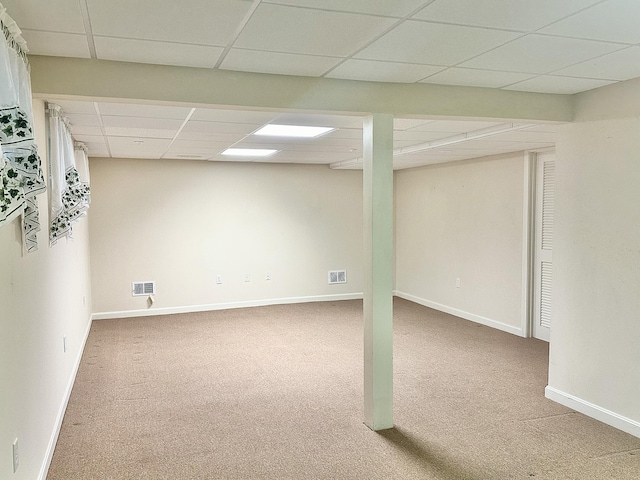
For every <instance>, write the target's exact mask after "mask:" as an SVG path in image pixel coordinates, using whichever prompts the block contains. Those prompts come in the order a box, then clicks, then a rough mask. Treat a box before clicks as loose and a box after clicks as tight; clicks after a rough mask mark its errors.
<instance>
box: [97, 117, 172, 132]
mask: <svg viewBox="0 0 640 480" xmlns="http://www.w3.org/2000/svg"><path fill="white" fill-rule="evenodd" d="M102 122H103V124H104V126H105V127H120V128H145V129H154V130H174V131H177V130H178V129H179V128H180V126H181V125H182V120H180V119H176V118H154V117H121V116H115V115H102Z"/></svg>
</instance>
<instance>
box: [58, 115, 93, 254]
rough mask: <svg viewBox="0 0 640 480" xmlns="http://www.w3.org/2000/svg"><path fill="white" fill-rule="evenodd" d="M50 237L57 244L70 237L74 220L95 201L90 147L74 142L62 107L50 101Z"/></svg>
mask: <svg viewBox="0 0 640 480" xmlns="http://www.w3.org/2000/svg"><path fill="white" fill-rule="evenodd" d="M47 114H48V116H49V170H50V176H51V182H50V185H49V221H50V226H49V241H50V243H51V245H54V244H55V243H56V242H57V241H58V240H59V239H60V238H62V237H70V236H71V233H72V225H73V223H74V222H75V221H76V220H78V219H79V218H80V217H82V216H83V215H84V214H85V212H86V211H87V209H88V208H89V202H90V201H91V196H90V189H89V168H88V163H87V152H86V147H85V146H84V144H82V143H77V144H76V145H75V146H74V142H73V138H72V137H71V132H70V131H69V126H68V124H67V121H66V119H65V118H64V115H63V113H62V110H61V109H60V107H59V106H58V105H54V104H49V105H48V109H47Z"/></svg>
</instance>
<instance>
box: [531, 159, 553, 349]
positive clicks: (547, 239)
mask: <svg viewBox="0 0 640 480" xmlns="http://www.w3.org/2000/svg"><path fill="white" fill-rule="evenodd" d="M554 185H555V155H554V154H552V153H545V154H539V155H538V161H537V171H536V212H535V235H536V237H535V242H534V243H535V245H534V248H535V255H534V262H535V268H534V276H535V279H534V288H535V291H534V303H533V332H532V333H533V336H534V337H535V338H539V339H540V340H546V341H547V342H548V341H549V333H550V330H551V318H552V312H551V308H552V305H551V282H552V279H553V255H552V253H553V250H552V248H553V204H554Z"/></svg>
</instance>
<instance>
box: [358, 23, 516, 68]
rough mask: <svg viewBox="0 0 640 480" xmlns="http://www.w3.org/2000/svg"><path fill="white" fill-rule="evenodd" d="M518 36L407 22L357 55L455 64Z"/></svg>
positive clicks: (437, 63) (480, 29)
mask: <svg viewBox="0 0 640 480" xmlns="http://www.w3.org/2000/svg"><path fill="white" fill-rule="evenodd" d="M518 35H519V34H515V33H512V32H505V31H499V30H488V29H485V28H475V27H461V26H458V25H443V24H437V23H427V22H418V21H412V20H408V21H406V22H403V23H402V24H400V25H399V26H398V27H396V28H394V29H393V30H391V31H390V32H389V33H387V34H385V35H384V36H382V37H381V38H380V39H378V40H376V41H375V42H373V43H372V44H371V45H369V46H368V47H367V48H365V49H364V50H362V51H361V52H359V53H358V54H357V55H356V58H364V59H369V60H386V61H396V62H409V63H423V64H429V65H454V64H456V63H458V62H461V61H463V60H466V59H468V58H471V57H473V56H474V55H478V54H480V53H482V52H484V51H486V50H488V49H491V48H495V47H497V46H499V45H502V44H503V43H505V42H508V41H509V40H513V39H514V38H516V37H517V36H518Z"/></svg>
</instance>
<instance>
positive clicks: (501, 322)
mask: <svg viewBox="0 0 640 480" xmlns="http://www.w3.org/2000/svg"><path fill="white" fill-rule="evenodd" d="M524 168H525V167H524V160H523V154H521V153H520V154H510V155H507V156H500V157H488V158H483V159H476V160H474V161H470V162H469V161H467V162H457V163H452V164H443V165H435V166H431V167H423V168H418V169H410V170H401V171H399V172H397V173H396V192H395V195H396V291H397V292H398V295H400V296H403V297H405V298H408V299H410V300H413V301H416V302H418V303H422V304H424V305H428V306H431V307H434V308H438V309H440V310H443V311H447V312H449V313H453V314H456V315H458V316H461V317H463V318H467V319H470V320H475V321H478V322H480V323H484V324H487V325H491V326H493V327H497V328H500V329H502V330H505V331H508V332H511V333H515V334H521V333H522V332H521V330H522V329H521V323H522V319H521V310H522V305H521V303H522V255H523V254H522V248H523V247H522V245H523V234H522V225H523V189H524V181H523V179H524V174H525V172H524ZM457 279H460V284H459V285H460V286H459V287H457V286H456V280H457Z"/></svg>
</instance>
